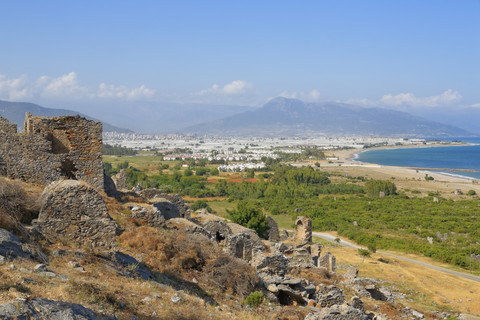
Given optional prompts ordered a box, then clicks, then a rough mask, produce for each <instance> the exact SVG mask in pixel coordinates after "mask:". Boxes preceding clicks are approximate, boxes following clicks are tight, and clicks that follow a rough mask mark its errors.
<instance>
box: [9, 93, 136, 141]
mask: <svg viewBox="0 0 480 320" xmlns="http://www.w3.org/2000/svg"><path fill="white" fill-rule="evenodd" d="M26 112H30V113H31V114H32V115H34V116H42V117H58V116H69V115H77V114H78V115H80V116H82V117H85V118H87V119H90V120H95V121H101V120H98V119H95V118H92V117H90V116H87V115H85V114H82V113H80V112H77V111H73V110H67V109H53V108H45V107H42V106H39V105H38V104H34V103H29V102H11V101H2V100H0V116H2V117H4V118H5V119H8V120H9V121H10V122H13V123H16V124H17V130H18V132H22V131H23V122H24V121H25V113H26ZM101 122H102V124H103V131H104V132H121V133H128V132H133V131H132V130H129V129H125V128H120V127H116V126H113V125H111V124H109V123H107V122H104V121H101Z"/></svg>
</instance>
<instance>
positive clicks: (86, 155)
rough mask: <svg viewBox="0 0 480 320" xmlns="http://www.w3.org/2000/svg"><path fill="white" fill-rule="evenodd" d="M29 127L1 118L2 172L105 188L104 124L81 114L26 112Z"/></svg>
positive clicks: (39, 180)
mask: <svg viewBox="0 0 480 320" xmlns="http://www.w3.org/2000/svg"><path fill="white" fill-rule="evenodd" d="M24 126H25V130H24V132H23V133H17V126H16V125H15V124H14V123H11V122H10V121H8V120H7V119H4V118H2V117H0V175H2V176H7V177H9V178H13V179H20V180H23V181H26V182H31V183H37V184H42V185H46V184H49V183H51V182H53V181H56V180H60V179H65V178H66V179H74V180H83V181H85V182H87V183H88V184H90V185H92V186H93V187H95V188H97V189H99V190H103V189H104V177H103V165H102V124H101V122H97V121H91V120H87V119H85V118H82V117H80V116H78V115H77V116H63V117H36V116H32V115H31V114H30V113H27V114H26V115H25V125H24Z"/></svg>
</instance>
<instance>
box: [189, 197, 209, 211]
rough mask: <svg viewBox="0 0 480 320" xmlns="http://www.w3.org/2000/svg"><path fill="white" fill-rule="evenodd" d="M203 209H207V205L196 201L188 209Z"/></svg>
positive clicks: (202, 201) (203, 201)
mask: <svg viewBox="0 0 480 320" xmlns="http://www.w3.org/2000/svg"><path fill="white" fill-rule="evenodd" d="M204 208H208V204H207V202H206V201H205V200H197V201H195V202H194V203H193V204H192V205H191V206H190V209H192V211H197V210H199V209H204ZM207 210H208V209H207Z"/></svg>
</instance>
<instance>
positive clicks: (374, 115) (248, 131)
mask: <svg viewBox="0 0 480 320" xmlns="http://www.w3.org/2000/svg"><path fill="white" fill-rule="evenodd" d="M185 131H186V132H192V133H198V134H216V135H237V136H279V135H280V136H312V135H321V136H378V137H461V136H472V134H471V133H470V132H468V131H466V130H463V129H460V128H457V127H453V126H449V125H445V124H441V123H438V122H434V121H429V120H426V119H424V118H420V117H416V116H412V115H410V114H408V113H405V112H400V111H394V110H389V109H383V108H362V107H357V106H353V105H348V104H342V103H304V102H303V101H300V100H296V99H287V98H276V99H273V100H271V101H270V102H268V103H266V104H265V105H264V106H263V107H262V108H259V109H256V110H253V111H248V112H244V113H241V114H238V115H234V116H231V117H227V118H224V119H221V120H217V121H213V122H210V123H204V124H202V125H198V126H194V127H189V128H186V129H185Z"/></svg>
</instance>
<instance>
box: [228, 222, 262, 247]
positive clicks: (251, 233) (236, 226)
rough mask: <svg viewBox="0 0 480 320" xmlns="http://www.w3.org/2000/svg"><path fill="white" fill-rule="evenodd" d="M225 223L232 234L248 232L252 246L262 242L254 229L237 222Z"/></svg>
mask: <svg viewBox="0 0 480 320" xmlns="http://www.w3.org/2000/svg"><path fill="white" fill-rule="evenodd" d="M227 225H228V226H229V227H230V230H232V233H233V234H234V235H240V234H248V235H249V236H250V239H251V241H252V243H253V245H254V246H256V245H261V244H262V240H261V239H260V237H259V236H258V234H257V233H256V232H255V231H254V230H252V229H249V228H247V227H244V226H242V225H239V224H237V223H227Z"/></svg>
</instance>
